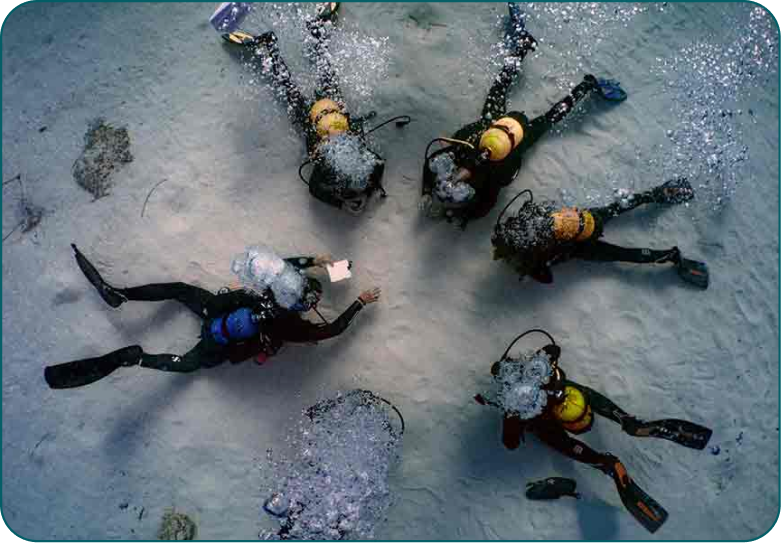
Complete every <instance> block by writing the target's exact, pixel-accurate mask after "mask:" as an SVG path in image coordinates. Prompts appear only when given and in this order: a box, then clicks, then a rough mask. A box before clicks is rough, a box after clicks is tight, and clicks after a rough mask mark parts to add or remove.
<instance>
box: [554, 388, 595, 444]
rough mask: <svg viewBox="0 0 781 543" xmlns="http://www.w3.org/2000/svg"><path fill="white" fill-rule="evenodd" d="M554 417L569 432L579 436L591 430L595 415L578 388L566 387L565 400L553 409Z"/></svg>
mask: <svg viewBox="0 0 781 543" xmlns="http://www.w3.org/2000/svg"><path fill="white" fill-rule="evenodd" d="M553 416H554V417H555V418H556V420H557V421H559V422H560V423H561V425H562V426H563V427H564V428H566V429H567V430H568V431H570V432H572V433H575V434H578V433H581V432H585V431H587V430H589V429H590V428H591V424H592V422H593V421H594V414H593V413H592V411H591V406H590V405H589V404H588V400H587V399H586V397H585V396H584V395H583V393H582V392H581V391H580V390H579V389H578V388H576V387H573V386H569V385H567V386H565V387H564V400H562V402H561V403H559V404H556V405H555V406H554V407H553Z"/></svg>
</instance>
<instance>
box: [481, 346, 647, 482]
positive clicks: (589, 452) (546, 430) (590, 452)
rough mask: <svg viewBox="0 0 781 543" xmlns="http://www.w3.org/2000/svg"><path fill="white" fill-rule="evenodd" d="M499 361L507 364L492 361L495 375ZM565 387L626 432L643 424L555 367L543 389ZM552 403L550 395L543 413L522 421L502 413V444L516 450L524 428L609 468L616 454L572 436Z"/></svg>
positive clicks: (577, 457)
mask: <svg viewBox="0 0 781 543" xmlns="http://www.w3.org/2000/svg"><path fill="white" fill-rule="evenodd" d="M509 362H510V363H513V362H514V361H512V360H510V361H509ZM502 363H507V361H505V362H497V363H495V364H494V366H493V367H492V369H491V373H492V374H494V375H497V374H498V372H499V368H498V366H497V364H502ZM567 386H570V387H575V388H577V389H578V390H580V391H581V392H582V393H583V395H584V397H585V398H586V401H587V403H588V405H590V406H591V409H592V411H593V412H594V413H596V414H599V415H602V416H603V417H606V418H608V419H610V420H612V421H614V422H617V423H618V424H620V425H621V428H622V429H623V430H624V432H626V433H627V434H629V435H633V436H636V435H640V434H639V433H637V429H638V428H640V427H642V426H643V425H644V421H642V420H641V419H638V418H636V417H633V416H632V415H630V414H629V413H627V412H626V411H624V410H623V409H621V408H620V407H619V406H618V405H616V404H615V403H613V402H612V401H611V400H610V399H609V398H607V397H606V396H604V395H602V394H600V393H599V392H597V391H595V390H593V389H591V388H589V387H586V386H583V385H581V384H578V383H575V382H574V381H570V380H568V379H567V378H566V375H564V372H563V371H561V370H558V374H557V375H556V378H555V379H553V378H552V379H551V382H550V383H549V384H548V385H545V386H544V387H543V389H545V390H564V387H567ZM478 397H479V398H480V399H479V401H480V403H482V404H485V405H490V406H492V407H497V408H501V406H500V405H499V404H498V403H497V402H496V401H494V400H491V399H489V398H484V397H483V396H482V395H479V396H478ZM554 405H556V402H555V400H553V399H552V398H551V399H550V400H549V401H548V404H547V405H546V407H545V409H544V411H543V412H542V414H540V415H539V416H537V417H535V418H533V419H530V420H522V419H521V418H520V417H518V415H514V414H510V413H504V418H503V421H502V443H504V446H505V447H507V448H508V449H511V450H513V449H517V448H518V446H519V445H520V443H521V439H522V437H523V433H524V431H528V432H531V433H533V434H534V435H536V436H537V437H538V438H539V439H540V441H542V442H543V443H545V444H547V445H548V446H550V447H552V448H553V449H555V450H557V451H558V452H560V453H561V454H563V455H565V456H568V457H569V458H572V459H573V460H577V461H578V462H583V463H585V464H589V465H591V466H593V467H595V468H597V469H601V470H603V471H604V470H606V469H608V468H609V467H611V466H612V465H613V460H615V456H613V455H612V454H610V453H600V452H597V451H595V450H594V449H592V448H591V447H589V446H588V445H587V444H585V443H584V442H582V441H580V440H578V439H575V438H573V437H572V436H571V435H570V433H569V431H568V430H567V429H565V428H564V427H563V426H562V425H561V423H560V422H559V421H558V420H557V419H556V418H555V417H554V415H553V414H552V409H553V406H554ZM590 429H591V428H590V427H588V428H586V429H584V430H583V431H581V432H580V433H583V432H587V431H589V430H590Z"/></svg>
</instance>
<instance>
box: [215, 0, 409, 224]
mask: <svg viewBox="0 0 781 543" xmlns="http://www.w3.org/2000/svg"><path fill="white" fill-rule="evenodd" d="M338 6H339V3H338V2H330V3H321V4H319V5H318V15H317V17H315V18H314V19H312V20H310V21H307V29H308V30H309V33H310V35H311V38H312V40H313V42H312V51H311V55H312V60H313V62H314V64H315V69H316V71H317V76H318V86H317V90H316V91H315V97H314V100H310V99H308V98H306V97H305V96H304V95H303V93H302V92H301V90H300V89H299V87H298V86H297V85H296V84H295V82H294V81H293V79H292V77H291V74H290V70H289V69H288V67H287V65H286V64H285V61H284V60H283V58H282V56H281V54H280V51H279V46H278V45H277V36H276V35H275V34H274V32H266V33H264V34H261V35H259V36H254V35H252V34H249V33H247V32H244V31H241V30H239V31H236V32H231V33H230V34H225V35H223V38H224V39H225V40H226V41H227V42H228V43H232V44H236V45H240V46H243V47H247V48H249V49H250V50H252V51H253V53H254V55H256V56H257V57H258V58H260V59H262V60H263V61H264V62H268V63H269V66H270V70H271V78H272V80H273V83H274V85H275V86H276V89H277V90H278V91H279V92H280V94H283V95H284V98H285V100H286V101H287V104H288V111H289V113H290V116H291V119H292V121H293V123H294V124H295V125H296V126H297V127H298V128H299V129H301V130H303V131H304V135H305V137H306V148H307V153H308V155H309V159H308V160H307V161H306V162H305V163H304V164H303V165H302V166H301V169H299V175H301V170H302V169H303V167H304V166H305V165H307V164H310V163H311V164H312V165H313V170H312V173H311V175H310V177H309V181H306V180H305V179H304V178H303V176H301V179H302V180H303V181H304V182H305V183H307V184H308V185H309V192H310V193H311V194H312V195H313V196H314V197H315V198H317V199H319V200H321V201H323V202H325V203H327V204H330V205H332V206H335V207H337V208H340V209H344V210H346V211H348V212H350V213H353V214H358V213H361V212H362V211H363V210H364V209H365V207H366V203H367V202H368V200H369V198H371V196H372V195H373V194H374V193H375V192H377V191H379V192H380V194H381V195H382V196H385V189H384V188H383V187H382V183H381V179H382V174H383V172H384V170H385V160H384V159H383V158H382V157H380V156H379V155H378V154H377V153H375V152H374V151H372V150H371V149H369V147H368V145H367V143H366V140H365V136H366V135H367V134H369V133H371V132H373V131H374V130H376V129H378V128H380V127H381V126H384V125H385V124H387V123H390V122H391V121H396V126H404V125H406V124H407V123H409V121H410V119H409V117H407V116H400V117H394V118H393V119H390V120H388V121H385V122H383V123H381V124H380V125H378V126H376V127H374V128H373V129H371V130H368V131H365V130H364V124H365V123H366V122H367V121H368V120H369V119H371V118H373V117H374V112H372V113H370V114H369V115H367V116H366V117H363V118H354V117H351V116H350V114H349V113H348V112H347V109H346V106H345V100H344V97H343V96H342V93H341V91H340V89H339V85H338V80H337V76H336V71H335V70H334V68H333V66H332V65H331V61H330V53H329V52H328V37H329V32H330V30H331V26H332V22H333V21H334V20H335V18H336V12H337V9H338Z"/></svg>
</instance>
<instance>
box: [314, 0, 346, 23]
mask: <svg viewBox="0 0 781 543" xmlns="http://www.w3.org/2000/svg"><path fill="white" fill-rule="evenodd" d="M340 5H341V2H319V3H318V4H317V8H316V9H317V20H318V21H334V20H335V19H336V15H337V13H338V11H339V6H340Z"/></svg>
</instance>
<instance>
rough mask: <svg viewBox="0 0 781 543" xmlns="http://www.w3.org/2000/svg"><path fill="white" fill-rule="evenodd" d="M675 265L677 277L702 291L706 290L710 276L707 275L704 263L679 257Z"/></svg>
mask: <svg viewBox="0 0 781 543" xmlns="http://www.w3.org/2000/svg"><path fill="white" fill-rule="evenodd" d="M676 264H677V269H678V275H679V276H680V277H681V279H683V280H684V281H686V282H687V283H691V284H692V285H694V286H697V287H699V288H701V289H703V290H705V289H707V288H708V285H709V284H710V274H709V273H708V265H707V264H705V262H698V261H697V260H689V259H688V258H683V257H682V256H681V257H680V258H679V259H678V262H677V263H676Z"/></svg>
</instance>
